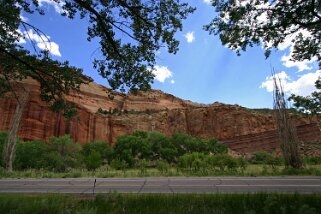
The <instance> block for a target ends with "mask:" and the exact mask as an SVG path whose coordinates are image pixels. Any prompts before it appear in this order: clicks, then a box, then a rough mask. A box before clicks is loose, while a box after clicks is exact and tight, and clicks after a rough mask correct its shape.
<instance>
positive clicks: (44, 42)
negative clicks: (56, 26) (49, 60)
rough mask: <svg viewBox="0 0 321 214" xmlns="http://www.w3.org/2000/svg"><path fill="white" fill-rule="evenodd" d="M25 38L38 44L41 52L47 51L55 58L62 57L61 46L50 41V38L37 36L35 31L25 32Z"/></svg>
mask: <svg viewBox="0 0 321 214" xmlns="http://www.w3.org/2000/svg"><path fill="white" fill-rule="evenodd" d="M23 35H24V38H25V39H29V40H31V41H33V42H35V43H36V45H37V47H38V48H39V49H41V50H47V51H49V53H51V54H52V55H54V56H59V57H61V53H60V51H59V45H58V44H57V43H55V42H51V41H49V39H50V37H49V36H46V35H42V34H37V33H36V32H34V31H33V30H28V31H25V32H23Z"/></svg>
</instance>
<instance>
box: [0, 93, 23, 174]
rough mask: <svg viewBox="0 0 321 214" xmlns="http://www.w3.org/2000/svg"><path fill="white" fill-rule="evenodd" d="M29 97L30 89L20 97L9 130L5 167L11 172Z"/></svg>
mask: <svg viewBox="0 0 321 214" xmlns="http://www.w3.org/2000/svg"><path fill="white" fill-rule="evenodd" d="M28 97H29V90H27V91H24V93H23V94H22V95H21V96H20V97H19V99H18V102H17V107H16V111H15V114H14V116H13V122H12V127H11V129H10V131H9V134H8V137H7V141H6V144H5V148H4V150H3V163H4V167H5V169H6V170H7V171H9V172H11V171H12V163H13V159H14V156H15V151H16V142H17V133H18V130H19V125H20V121H21V117H22V113H23V110H24V108H25V105H26V102H27V100H28Z"/></svg>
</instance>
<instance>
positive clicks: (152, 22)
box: [0, 0, 194, 107]
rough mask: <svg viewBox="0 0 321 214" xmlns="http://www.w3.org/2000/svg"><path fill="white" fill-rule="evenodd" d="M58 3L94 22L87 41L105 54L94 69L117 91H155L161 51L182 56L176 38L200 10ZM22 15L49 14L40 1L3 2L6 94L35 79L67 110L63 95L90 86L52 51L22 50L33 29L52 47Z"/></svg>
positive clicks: (172, 2) (0, 47) (176, 5)
mask: <svg viewBox="0 0 321 214" xmlns="http://www.w3.org/2000/svg"><path fill="white" fill-rule="evenodd" d="M52 1H53V2H56V3H57V4H59V5H61V6H62V11H63V12H62V14H61V15H63V16H65V17H66V18H69V19H74V18H76V17H80V18H81V19H87V20H88V21H89V24H88V32H87V34H88V38H87V39H88V41H91V40H92V39H98V40H99V43H100V52H101V54H97V55H100V56H101V58H95V59H94V60H93V65H94V68H96V69H97V71H98V72H99V74H100V75H101V76H102V77H105V78H107V79H108V82H109V84H110V86H111V87H112V88H113V89H120V90H128V89H135V88H140V89H148V88H150V83H151V82H152V80H153V74H152V72H151V69H152V68H153V66H154V65H155V54H156V52H157V51H158V50H159V49H160V48H161V47H167V49H168V51H169V52H170V53H176V52H177V50H178V45H179V42H178V41H177V40H176V39H175V38H174V35H175V33H176V32H177V31H178V30H182V23H181V22H182V20H183V19H185V18H186V17H187V15H188V14H189V13H192V12H193V11H194V8H192V7H190V6H189V5H188V4H187V3H181V2H180V0H160V1H159V0H151V1H142V0H135V1H129V0H119V1H113V0H107V1H105V0H99V1H93V0H52ZM21 12H24V13H30V14H32V13H39V14H40V15H45V11H44V10H42V8H41V7H40V5H39V1H38V0H33V1H29V0H6V1H0V23H1V25H0V85H1V87H0V93H2V94H3V93H4V92H7V91H8V90H11V89H12V88H13V86H12V85H11V84H12V83H11V82H12V81H16V80H22V79H25V78H27V77H32V78H34V79H36V80H37V81H38V82H39V83H40V85H41V97H42V98H43V99H44V100H45V101H55V102H54V103H56V105H55V107H61V106H65V105H67V104H66V103H64V102H63V100H62V99H61V98H62V96H61V95H62V94H65V93H68V91H69V90H70V89H77V88H79V85H80V84H81V83H83V82H85V80H84V78H83V76H82V75H81V70H80V69H76V68H74V67H70V66H69V64H68V62H58V61H54V60H52V59H51V58H50V55H49V53H48V51H44V52H39V51H38V50H37V47H36V46H35V45H34V44H33V48H34V52H35V55H32V54H31V53H30V52H29V51H27V50H25V49H24V48H23V47H22V46H21V45H19V44H18V42H19V40H20V39H21V38H22V37H25V38H28V36H29V35H28V34H22V33H21V32H22V31H23V30H24V31H27V30H30V29H31V30H33V31H34V32H35V33H37V34H38V35H39V36H40V38H41V39H43V43H44V44H46V45H47V44H48V45H49V42H48V37H47V36H46V35H45V33H44V32H42V31H41V30H40V29H38V28H37V27H36V26H34V25H32V24H30V23H27V22H25V21H23V20H22V19H21V16H20V14H21ZM19 29H21V30H19ZM47 49H49V48H47Z"/></svg>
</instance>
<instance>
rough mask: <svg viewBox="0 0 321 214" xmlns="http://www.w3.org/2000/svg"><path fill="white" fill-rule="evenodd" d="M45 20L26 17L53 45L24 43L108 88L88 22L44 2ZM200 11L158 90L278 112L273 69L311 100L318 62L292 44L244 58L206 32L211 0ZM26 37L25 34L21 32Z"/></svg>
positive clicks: (168, 58)
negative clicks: (300, 56) (295, 52)
mask: <svg viewBox="0 0 321 214" xmlns="http://www.w3.org/2000/svg"><path fill="white" fill-rule="evenodd" d="M40 2H41V5H42V7H43V9H44V10H45V12H46V15H45V16H40V15H37V14H32V15H30V14H21V15H22V17H23V19H24V20H25V21H27V22H29V23H32V24H33V25H35V26H36V27H38V28H39V29H41V30H42V31H43V32H44V33H45V34H46V35H47V36H48V37H50V42H51V44H50V45H44V44H43V41H42V40H41V39H40V38H39V36H38V35H36V34H35V33H34V32H32V31H29V37H30V38H25V39H24V40H23V39H22V40H21V43H22V44H23V45H24V46H25V47H26V48H30V47H31V45H30V42H29V41H28V40H30V39H31V40H33V41H34V42H35V43H36V44H37V45H38V47H39V48H40V49H43V48H45V47H50V52H51V54H52V56H53V58H54V59H57V60H62V61H63V60H68V61H69V62H70V64H71V65H73V66H76V67H79V68H82V69H83V70H84V73H85V74H86V75H89V76H91V77H92V78H93V79H94V80H95V82H97V83H99V84H102V85H105V86H107V87H108V84H107V81H106V80H105V79H103V78H101V77H100V76H99V75H98V73H97V71H96V70H95V69H93V67H92V58H93V55H95V54H97V52H95V51H96V50H97V48H99V44H98V43H97V41H95V40H94V41H92V42H88V41H87V39H86V38H87V26H88V25H87V23H88V20H86V19H84V20H80V19H77V18H76V19H73V20H70V19H67V18H65V17H62V16H61V15H60V14H59V13H60V12H61V7H60V6H59V5H57V4H55V3H54V2H53V1H52V0H41V1H40ZM188 2H189V3H190V4H191V5H192V6H195V7H196V8H197V10H196V11H195V12H194V14H192V15H190V16H189V17H188V19H187V20H184V21H183V26H184V28H183V31H182V32H178V33H177V34H176V38H177V39H178V40H179V41H180V46H179V49H180V50H179V52H178V53H177V54H176V55H172V54H168V53H167V52H166V50H165V49H162V50H160V51H159V53H158V55H157V66H156V69H155V71H154V72H155V74H156V79H155V81H154V84H153V86H152V87H153V88H154V89H160V90H162V91H164V92H166V93H170V94H173V95H174V96H177V97H180V98H182V99H186V100H191V101H194V102H199V103H213V102H216V101H217V102H223V103H228V104H238V105H241V106H244V107H249V108H271V107H272V102H273V100H272V93H271V89H272V81H271V79H270V77H269V76H270V74H271V69H272V68H274V70H275V71H276V73H278V74H279V77H280V78H281V80H282V82H283V84H284V90H285V91H286V92H287V93H288V94H290V93H295V94H299V95H308V94H309V93H311V91H313V89H314V82H315V80H316V79H317V77H318V76H319V75H320V71H319V70H318V67H317V65H316V63H315V62H314V61H312V62H291V61H290V54H291V51H292V44H291V39H290V38H289V39H288V40H286V42H285V43H284V44H282V45H280V47H279V50H275V51H274V52H272V55H271V56H270V58H268V59H267V60H266V59H265V57H264V54H263V52H264V51H263V49H262V47H261V46H258V47H254V48H249V49H248V50H247V52H243V53H242V55H241V56H237V55H236V54H235V52H233V51H232V50H230V49H228V48H226V47H224V46H222V44H221V42H220V40H219V38H218V37H217V36H216V37H215V36H213V35H209V34H208V32H206V31H204V30H203V25H205V24H208V23H209V22H210V21H211V20H212V19H213V17H214V15H215V13H214V8H213V7H212V6H211V5H210V4H209V3H208V2H209V1H208V0H190V1H188ZM20 30H21V32H22V33H24V31H23V29H20Z"/></svg>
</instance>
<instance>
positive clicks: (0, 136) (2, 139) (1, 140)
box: [0, 132, 8, 166]
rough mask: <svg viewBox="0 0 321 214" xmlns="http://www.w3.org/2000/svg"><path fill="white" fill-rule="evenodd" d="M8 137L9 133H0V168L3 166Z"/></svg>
mask: <svg viewBox="0 0 321 214" xmlns="http://www.w3.org/2000/svg"><path fill="white" fill-rule="evenodd" d="M7 137H8V133H7V132H0V155H1V158H0V166H3V149H4V145H5V143H6V140H7Z"/></svg>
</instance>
